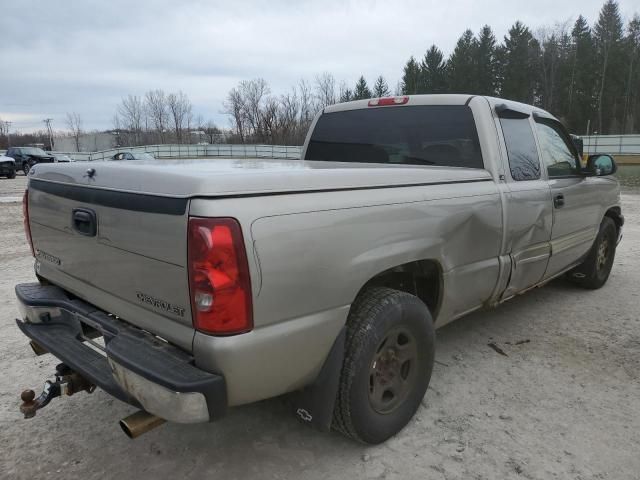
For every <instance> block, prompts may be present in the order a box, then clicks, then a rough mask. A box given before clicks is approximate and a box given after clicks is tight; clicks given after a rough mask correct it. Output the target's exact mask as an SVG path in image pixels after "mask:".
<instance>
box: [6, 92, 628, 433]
mask: <svg viewBox="0 0 640 480" xmlns="http://www.w3.org/2000/svg"><path fill="white" fill-rule="evenodd" d="M302 158H303V160H273V159H269V160H266V159H243V160H240V159H214V160H177V161H174V160H153V161H131V162H113V163H111V162H104V163H99V162H94V163H81V162H75V163H71V164H66V165H61V164H51V165H49V164H47V165H40V164H39V165H36V166H35V167H34V168H33V169H31V171H30V173H29V183H28V190H27V192H26V193H25V197H24V212H25V230H26V234H27V237H28V238H29V241H30V243H31V246H32V250H33V254H34V257H35V271H36V274H37V277H38V280H39V283H34V284H23V285H18V286H17V287H16V294H17V297H18V303H19V307H20V311H21V318H20V319H19V320H17V325H18V327H19V328H20V329H21V330H22V332H24V334H25V335H26V336H27V337H29V338H30V339H31V346H32V347H33V349H34V351H35V352H36V353H37V354H43V353H46V352H49V353H51V354H53V355H54V356H56V357H58V358H59V359H60V360H61V362H62V363H61V364H60V365H59V366H58V368H57V369H56V373H55V380H53V381H48V382H46V383H45V388H44V390H43V392H42V394H40V395H39V396H38V397H37V398H36V395H35V392H33V390H27V391H25V392H23V395H22V400H23V402H24V403H23V404H22V407H21V409H22V411H23V413H24V414H25V416H27V417H30V416H33V415H35V413H36V411H37V409H38V408H41V407H43V406H44V405H46V404H47V403H48V402H49V401H50V400H51V399H52V398H54V397H56V396H59V395H64V394H73V393H75V392H78V391H82V390H86V391H92V390H93V389H94V388H95V387H96V386H97V387H100V388H102V389H104V390H105V391H107V392H109V393H110V394H112V395H113V396H115V397H117V398H119V399H121V400H123V401H125V402H128V403H130V404H132V405H134V406H136V407H138V408H139V409H140V411H139V412H137V413H136V414H134V415H133V416H132V417H129V418H127V419H124V420H122V421H121V425H122V427H123V429H124V430H125V432H126V433H128V434H129V435H130V436H136V435H138V434H140V433H142V432H144V431H146V430H148V429H150V428H152V427H154V426H156V425H158V424H160V423H162V422H163V421H164V420H168V421H173V422H183V423H192V422H207V421H212V420H215V419H218V418H220V417H221V416H222V415H224V414H225V411H226V410H227V408H228V407H232V406H235V405H241V404H246V403H249V402H255V401H257V400H261V399H265V398H269V397H274V396H277V395H281V394H285V393H292V395H290V396H289V397H288V398H289V399H290V401H291V405H292V408H293V411H294V412H295V413H296V414H297V415H298V416H299V417H300V418H301V419H302V420H303V421H305V422H308V423H310V424H312V425H314V426H315V427H317V428H319V429H324V430H326V429H329V428H331V427H333V428H334V429H336V430H338V431H340V432H342V433H344V434H345V435H347V436H349V437H352V438H354V439H356V440H359V441H362V442H366V443H378V442H382V441H384V440H385V439H387V438H389V437H390V436H392V435H394V434H395V433H397V432H398V431H399V430H401V429H402V428H403V427H404V426H405V425H406V424H407V422H408V421H409V420H410V418H411V417H412V416H413V414H414V413H415V411H416V409H417V408H418V406H419V405H420V402H421V399H422V397H423V396H424V395H425V392H426V390H427V386H428V384H429V380H430V377H431V371H432V367H433V363H434V350H435V336H434V329H435V328H437V327H440V326H442V325H445V324H446V323H448V322H450V321H452V320H454V319H456V318H459V317H461V316H463V315H465V314H467V313H469V312H472V311H474V310H477V309H480V308H484V307H492V306H496V305H498V304H500V303H501V302H504V301H506V300H508V299H510V298H512V297H513V296H515V295H517V294H520V293H522V292H525V291H527V290H529V289H531V288H534V287H538V286H540V285H542V284H544V283H545V282H548V281H549V280H551V279H553V278H555V277H558V276H560V275H563V274H566V275H567V276H568V278H569V279H571V280H572V281H574V282H575V283H576V284H577V285H579V286H582V287H585V288H591V289H595V288H599V287H601V286H602V285H603V284H604V283H605V282H606V281H607V278H608V276H609V272H610V271H611V267H612V264H613V260H614V253H615V248H616V245H617V243H618V241H619V240H620V238H621V235H622V226H623V223H624V218H623V216H622V213H621V209H620V198H619V196H620V195H619V186H618V182H617V181H616V179H615V178H614V177H612V174H614V173H615V171H616V166H615V163H614V161H613V159H612V158H611V157H610V156H607V155H593V156H591V157H589V158H588V161H587V163H586V165H583V164H582V163H581V158H580V153H579V152H578V151H577V149H576V147H575V145H574V143H573V142H572V141H571V138H570V136H569V134H568V133H567V132H566V131H565V129H564V128H563V126H562V125H561V124H560V123H559V122H558V120H557V119H555V118H554V117H553V116H552V115H550V114H549V113H547V112H545V111H543V110H540V109H538V108H535V107H531V106H527V105H523V104H519V103H515V102H510V101H506V100H501V99H496V98H487V97H482V96H471V95H432V96H430V95H425V96H409V97H406V96H405V97H391V98H381V99H372V100H362V101H355V102H349V103H344V104H339V105H334V106H331V107H327V108H325V109H324V110H323V111H322V112H320V113H319V114H318V115H317V117H316V118H315V120H314V122H313V124H312V126H311V128H310V131H309V134H308V136H307V139H306V142H305V145H304V148H303V153H302Z"/></svg>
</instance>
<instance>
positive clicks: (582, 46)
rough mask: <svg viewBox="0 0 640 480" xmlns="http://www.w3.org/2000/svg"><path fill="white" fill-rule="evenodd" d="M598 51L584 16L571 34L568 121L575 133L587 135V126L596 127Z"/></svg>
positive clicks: (576, 23) (577, 21)
mask: <svg viewBox="0 0 640 480" xmlns="http://www.w3.org/2000/svg"><path fill="white" fill-rule="evenodd" d="M594 61H595V59H594V48H593V38H592V36H591V29H590V28H589V24H588V23H587V20H586V19H585V18H584V17H583V16H582V15H580V16H579V17H578V19H577V20H576V22H575V23H574V25H573V30H571V53H570V56H569V59H568V63H569V72H570V73H569V75H568V77H569V85H568V89H567V105H566V111H565V114H566V121H567V126H568V127H569V129H570V130H571V131H573V132H576V133H579V134H586V133H588V132H587V125H595V121H596V118H595V116H594V113H595V112H596V90H595V88H594V87H595V84H596V78H595V74H594V69H593V64H594Z"/></svg>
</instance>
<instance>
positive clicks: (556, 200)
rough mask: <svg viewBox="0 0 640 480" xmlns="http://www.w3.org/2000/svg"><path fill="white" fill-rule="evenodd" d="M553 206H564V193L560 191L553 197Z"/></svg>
mask: <svg viewBox="0 0 640 480" xmlns="http://www.w3.org/2000/svg"><path fill="white" fill-rule="evenodd" d="M553 206H554V207H556V208H562V207H564V195H563V194H562V193H559V194H558V195H556V196H555V197H553Z"/></svg>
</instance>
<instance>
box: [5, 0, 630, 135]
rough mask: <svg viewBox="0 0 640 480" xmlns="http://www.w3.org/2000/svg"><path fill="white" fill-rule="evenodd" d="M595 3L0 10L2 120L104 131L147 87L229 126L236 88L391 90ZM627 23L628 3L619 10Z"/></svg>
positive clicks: (332, 1) (463, 0) (326, 2)
mask: <svg viewBox="0 0 640 480" xmlns="http://www.w3.org/2000/svg"><path fill="white" fill-rule="evenodd" d="M602 3H603V0H535V1H531V0H524V1H523V0H446V1H442V0H437V1H434V0H415V1H414V0H406V1H393V0H387V1H376V0H369V1H348V0H343V1H338V0H315V1H313V2H307V1H302V0H300V1H294V0H269V1H251V2H249V1H240V0H236V1H228V0H227V1H224V2H218V1H214V0H181V1H178V0H172V1H165V0H125V1H122V0H109V1H107V0H101V1H97V0H81V1H80V0H73V1H72V0H65V1H63V2H52V1H46V0H42V1H30V0H0V18H1V21H0V29H1V31H0V36H1V40H0V65H1V67H0V118H2V119H3V120H10V121H12V122H13V125H12V129H18V130H21V131H30V130H35V129H39V128H41V127H42V125H43V124H42V119H44V118H47V117H51V118H53V119H54V128H55V129H64V128H65V125H64V117H65V113H66V112H78V113H79V114H80V115H81V116H82V118H83V121H84V126H85V128H87V129H106V128H111V126H112V118H113V115H114V112H115V109H116V106H117V104H118V103H119V102H120V99H121V98H122V97H123V96H126V95H128V94H134V95H142V94H143V93H144V92H145V91H147V90H149V89H155V88H161V89H164V90H165V91H178V90H182V91H184V92H185V93H186V94H187V95H188V96H189V97H190V99H191V101H192V103H193V104H194V107H195V113H196V114H199V115H202V116H203V117H204V118H205V119H213V120H215V121H216V123H218V124H219V125H222V126H225V127H226V126H227V119H226V117H225V116H224V115H222V114H221V113H220V111H221V109H222V101H223V99H224V97H225V95H226V93H227V92H228V91H229V89H230V88H232V87H233V86H234V85H236V84H237V83H238V82H239V81H240V80H243V79H250V78H255V77H263V78H264V79H266V80H267V81H268V83H269V84H270V86H271V90H272V91H273V93H282V92H284V91H286V90H287V89H289V88H290V86H291V85H293V84H295V83H296V82H297V81H298V79H300V78H307V79H309V80H313V77H314V76H315V75H316V74H318V73H320V72H324V71H328V72H331V73H333V74H334V76H335V77H336V79H337V80H338V82H340V81H346V82H348V83H349V84H350V85H351V84H353V83H355V81H356V79H357V78H358V77H359V76H360V75H361V74H364V75H365V78H367V79H368V80H369V82H373V80H374V79H375V77H376V76H377V75H380V74H382V75H383V76H384V77H385V78H386V79H387V81H388V82H389V84H390V86H392V88H393V86H395V85H396V83H397V81H398V80H399V79H400V76H401V74H402V67H403V65H404V63H405V62H406V60H407V59H408V58H409V56H410V55H415V56H416V57H421V56H422V55H423V53H424V51H425V50H426V49H427V48H428V47H429V45H431V44H432V43H435V44H437V45H438V46H439V47H440V48H441V49H443V50H444V52H445V55H448V54H449V53H450V52H451V50H452V48H453V46H454V44H455V42H456V40H457V38H458V37H459V35H460V34H461V33H462V32H463V31H464V30H465V29H466V28H471V29H472V30H473V31H476V32H477V31H478V30H479V29H480V27H482V25H484V24H489V25H491V27H492V28H493V29H494V32H495V33H496V36H497V37H498V38H499V39H502V36H503V35H504V34H505V33H506V31H507V30H508V28H509V26H510V25H511V24H513V22H514V21H515V20H517V19H519V20H521V21H523V22H524V23H526V24H527V25H528V26H529V27H530V28H531V29H532V30H533V31H534V32H535V31H536V30H538V29H539V28H540V27H542V26H544V25H554V24H556V23H563V22H565V21H573V20H575V18H576V17H577V15H578V14H580V13H582V14H583V15H584V16H586V17H587V19H588V20H589V22H590V23H593V21H594V20H595V19H596V18H597V15H598V11H599V10H600V7H601V6H602ZM620 7H621V11H622V13H623V15H624V17H625V20H627V19H628V18H630V17H631V15H632V14H633V13H634V10H635V11H638V10H640V9H639V8H638V7H637V3H636V0H620Z"/></svg>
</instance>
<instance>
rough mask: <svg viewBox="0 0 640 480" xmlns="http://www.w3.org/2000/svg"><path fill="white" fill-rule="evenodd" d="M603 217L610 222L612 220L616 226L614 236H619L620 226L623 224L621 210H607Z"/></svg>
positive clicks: (612, 208)
mask: <svg viewBox="0 0 640 480" xmlns="http://www.w3.org/2000/svg"><path fill="white" fill-rule="evenodd" d="M604 216H605V217H609V218H610V219H611V220H613V223H615V224H616V234H620V229H621V228H622V224H623V223H624V220H623V219H622V210H621V209H620V207H611V208H610V209H609V210H607V212H606V213H605V214H604Z"/></svg>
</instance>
